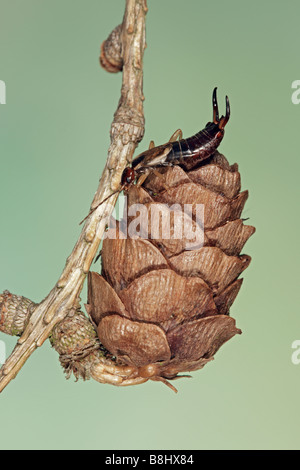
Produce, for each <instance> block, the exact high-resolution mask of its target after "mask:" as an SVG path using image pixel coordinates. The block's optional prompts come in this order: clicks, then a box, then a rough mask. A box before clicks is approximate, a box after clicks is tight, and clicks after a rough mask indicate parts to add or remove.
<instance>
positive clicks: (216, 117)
mask: <svg viewBox="0 0 300 470" xmlns="http://www.w3.org/2000/svg"><path fill="white" fill-rule="evenodd" d="M212 102H213V122H214V123H215V124H218V127H219V129H220V131H222V130H223V129H224V127H225V126H226V124H227V122H228V121H229V117H230V106H229V99H228V96H226V114H225V116H221V118H220V119H219V108H218V101H217V87H216V88H215V89H214V91H213V96H212Z"/></svg>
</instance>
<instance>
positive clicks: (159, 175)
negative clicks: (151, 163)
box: [152, 168, 170, 191]
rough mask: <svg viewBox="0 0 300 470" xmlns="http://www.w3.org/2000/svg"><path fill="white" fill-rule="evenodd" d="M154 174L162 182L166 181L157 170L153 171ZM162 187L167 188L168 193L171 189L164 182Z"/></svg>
mask: <svg viewBox="0 0 300 470" xmlns="http://www.w3.org/2000/svg"><path fill="white" fill-rule="evenodd" d="M152 173H154V174H155V176H157V177H158V178H160V179H161V180H165V177H164V175H162V174H161V173H160V172H159V171H157V170H156V169H155V168H153V169H152ZM162 185H163V187H164V188H165V190H166V191H168V190H169V189H170V188H169V186H167V185H166V184H165V183H164V181H162Z"/></svg>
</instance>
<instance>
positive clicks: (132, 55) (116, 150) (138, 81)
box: [0, 0, 147, 392]
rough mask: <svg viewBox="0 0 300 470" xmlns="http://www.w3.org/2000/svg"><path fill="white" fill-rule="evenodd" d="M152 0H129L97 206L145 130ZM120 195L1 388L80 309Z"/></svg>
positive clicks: (102, 212) (49, 300) (81, 248)
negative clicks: (147, 19)
mask: <svg viewBox="0 0 300 470" xmlns="http://www.w3.org/2000/svg"><path fill="white" fill-rule="evenodd" d="M146 12H147V6H146V0H126V7H125V14H124V18H123V23H122V27H121V34H120V40H121V51H122V59H123V80H122V89H121V98H120V101H119V105H118V108H117V111H116V113H115V115H114V120H113V123H112V126H111V145H110V147H109V150H108V158H107V163H106V166H105V169H104V171H103V174H102V177H101V180H100V183H99V186H98V189H97V191H96V194H95V197H94V200H93V202H92V205H91V209H93V208H94V207H95V206H97V204H98V203H99V202H100V201H101V200H102V199H104V198H105V197H107V196H108V195H109V194H110V193H111V192H113V191H115V190H116V189H117V187H118V185H119V184H120V178H121V174H122V171H123V169H124V168H125V166H126V164H127V163H128V162H130V161H131V159H132V156H133V153H134V150H135V148H136V146H137V144H138V143H139V142H140V140H141V139H142V137H143V134H144V114H143V99H144V97H143V92H142V86H143V69H142V64H143V53H144V49H145V15H146ZM117 196H118V195H117V194H116V195H114V196H112V197H111V198H110V199H109V200H107V201H106V202H105V203H103V204H101V206H99V207H98V208H97V210H95V211H94V212H93V213H92V214H91V216H90V217H89V218H88V219H87V221H86V223H85V225H84V226H83V229H82V231H81V234H80V236H79V239H78V241H77V243H76V244H75V247H74V249H73V251H72V253H71V254H70V256H69V257H68V259H67V261H66V265H65V268H64V270H63V272H62V275H61V277H60V279H59V280H58V282H57V283H56V285H55V286H54V287H53V289H52V290H51V291H50V293H49V294H48V295H47V297H46V298H45V299H44V300H43V301H42V302H41V303H40V304H38V305H37V307H36V309H35V310H34V312H33V313H32V315H31V317H30V320H29V323H28V325H27V327H26V329H25V331H24V333H23V334H22V336H21V337H20V339H19V341H18V343H17V345H16V347H15V349H14V350H13V352H12V354H11V355H10V356H9V358H8V359H7V361H6V363H5V364H4V366H3V367H2V369H1V371H0V392H1V391H2V390H3V389H4V387H6V385H7V384H8V383H9V382H10V381H11V380H12V379H13V378H14V377H15V376H16V375H17V373H18V372H19V371H20V369H21V368H22V366H23V364H24V363H25V362H26V360H27V359H28V358H29V357H30V355H31V354H32V353H33V352H34V351H35V349H36V348H37V347H39V346H41V345H42V344H43V343H44V341H45V340H46V339H47V338H48V337H49V335H50V333H51V330H52V329H53V327H54V326H55V325H56V324H57V323H58V322H60V321H61V320H63V319H64V318H65V317H66V316H67V315H68V314H69V313H70V312H72V311H75V310H77V308H78V303H79V300H78V299H79V295H80V292H81V290H82V287H83V283H84V280H85V276H86V274H87V273H88V271H89V269H90V266H91V263H92V261H93V259H94V257H95V255H96V253H97V251H98V248H99V244H100V242H101V239H102V236H103V233H104V230H105V227H106V224H107V221H108V219H109V217H110V215H111V213H112V210H113V207H114V204H115V202H116V200H117Z"/></svg>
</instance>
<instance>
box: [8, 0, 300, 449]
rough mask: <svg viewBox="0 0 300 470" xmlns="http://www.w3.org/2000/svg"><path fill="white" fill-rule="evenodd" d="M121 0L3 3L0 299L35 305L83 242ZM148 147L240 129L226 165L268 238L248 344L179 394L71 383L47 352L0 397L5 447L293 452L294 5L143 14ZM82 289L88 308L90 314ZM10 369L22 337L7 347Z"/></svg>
mask: <svg viewBox="0 0 300 470" xmlns="http://www.w3.org/2000/svg"><path fill="white" fill-rule="evenodd" d="M124 4H125V2H124V0H88V1H85V2H84V1H83V0H81V1H79V0H51V1H49V0H44V1H38V0H0V15H1V16H0V79H1V80H4V81H5V82H6V86H7V104H6V105H2V106H1V107H0V145H1V147H0V148H1V173H0V175H1V176H0V214H1V221H2V222H1V243H0V260H1V269H0V291H2V290H4V289H9V290H10V291H11V292H14V293H17V294H20V295H25V296H27V297H29V298H30V299H32V300H34V301H37V302H38V301H40V300H42V299H43V297H44V296H45V295H46V294H47V293H48V292H49V290H50V289H51V288H52V286H53V285H54V284H55V282H56V280H57V279H58V277H59V275H60V273H61V271H62V269H63V267H64V264H65V260H66V258H67V256H68V255H69V254H70V252H71V250H72V248H73V245H74V243H75V241H76V239H77V237H78V235H79V233H80V227H79V225H78V222H79V221H80V220H81V219H82V217H83V216H85V215H86V213H87V211H88V208H89V205H90V202H91V200H92V197H93V195H94V192H95V190H96V187H97V184H98V179H99V176H100V174H101V171H102V168H103V166H104V162H105V158H106V154H107V149H108V146H109V129H110V123H111V121H112V117H113V113H114V111H115V109H116V106H117V103H118V100H119V95H120V84H121V75H120V74H118V75H110V74H108V73H106V72H105V71H103V70H102V69H101V68H100V67H99V63H98V55H99V46H100V44H101V42H102V41H103V40H104V39H105V38H106V37H107V36H108V34H109V33H110V32H111V30H112V29H113V28H114V27H115V26H116V25H117V24H118V23H120V22H121V20H122V16H123V11H124ZM148 7H149V12H148V15H147V43H148V48H147V49H146V52H145V60H144V64H145V75H144V94H145V97H146V100H145V116H146V132H145V138H144V140H143V142H142V143H141V144H140V148H139V150H144V149H145V148H146V147H147V146H148V142H149V141H150V140H151V139H154V140H155V142H156V143H157V144H158V143H163V142H165V141H166V140H167V139H168V138H169V136H170V135H171V134H172V132H173V131H174V130H175V129H177V128H178V127H181V128H182V130H183V132H184V135H185V136H189V135H192V134H193V133H195V132H196V131H198V130H199V129H200V128H202V127H204V125H205V124H206V122H207V121H208V120H210V119H211V93H212V89H213V87H214V86H218V93H219V95H218V96H219V101H220V107H221V112H223V110H224V105H225V100H224V96H225V94H228V95H229V97H230V103H231V109H232V117H231V120H230V122H229V124H228V127H227V130H226V135H225V139H224V141H223V142H222V144H221V147H220V150H221V151H222V152H223V153H225V155H226V156H227V158H228V159H229V161H230V162H231V163H234V162H238V163H239V168H240V171H241V175H242V184H243V189H249V192H250V197H249V200H248V202H247V204H246V208H245V211H244V213H243V215H244V217H250V221H249V223H251V224H253V225H255V226H256V227H257V232H256V234H255V235H254V236H253V237H252V238H251V239H250V240H249V242H248V243H247V245H246V249H245V252H246V253H247V254H249V255H251V257H252V264H251V265H250V267H249V268H248V269H247V270H246V272H245V275H244V278H245V281H244V284H243V287H242V290H241V291H240V294H239V296H238V298H237V299H236V301H235V303H234V305H233V307H232V310H231V315H232V316H234V317H235V318H236V320H237V326H238V327H239V328H241V329H242V330H243V334H242V335H241V336H237V337H235V338H234V339H232V340H231V341H230V342H228V343H226V345H224V346H223V347H222V348H221V349H220V351H219V352H218V353H217V354H216V357H215V361H213V362H212V363H210V364H208V365H207V366H206V367H205V368H204V369H203V370H202V371H198V372H194V373H193V374H192V375H193V378H192V379H189V380H187V379H186V380H182V381H178V382H177V384H176V385H177V386H178V389H179V393H178V394H177V395H176V394H174V393H172V392H171V391H170V390H169V389H168V388H167V387H165V386H163V385H161V384H158V383H147V384H144V385H140V386H138V387H129V388H124V389H123V388H117V387H113V386H109V385H101V384H97V383H96V382H94V381H88V382H83V381H80V382H78V383H75V381H74V380H73V379H71V380H69V381H67V380H65V377H64V374H63V372H62V369H61V367H60V365H59V363H58V357H57V354H56V352H55V351H54V350H52V349H51V348H50V345H49V343H48V342H47V343H45V344H44V346H43V347H42V348H41V349H39V350H38V351H36V352H35V353H34V354H33V355H32V356H31V358H30V359H29V360H28V361H27V363H26V364H25V366H24V367H23V369H22V371H21V372H20V373H19V375H18V376H17V378H16V379H15V380H13V381H12V382H11V383H10V385H9V386H8V387H7V388H6V389H5V390H4V392H3V394H2V395H1V397H0V420H1V421H0V422H1V428H0V447H1V449H299V447H300V446H299V420H300V410H299V407H300V402H299V387H300V365H298V366H297V365H294V364H292V362H291V354H292V349H291V344H292V342H293V341H294V340H296V339H300V317H299V290H300V289H299V261H300V260H299V248H298V238H299V228H300V222H299V183H298V181H299V171H300V158H299V143H298V140H299V139H298V135H299V122H300V105H299V106H297V105H293V104H292V102H291V95H292V89H291V83H292V82H293V81H294V80H297V79H300V71H299V15H300V4H299V1H285V2H282V1H271V0H268V1H266V0H264V1H261V0H260V1H258V0H252V1H251V2H246V1H244V0H243V1H238V0H236V1H234V0H227V1H226V2H224V1H220V0H216V1H214V2H204V1H196V0H187V1H185V2H183V1H182V0H161V1H158V0H156V1H155V0H148ZM85 295H86V289H85V290H84V291H83V295H82V299H83V302H84V301H85ZM0 339H1V340H2V341H5V342H6V346H7V352H8V353H9V352H10V351H11V350H12V348H13V346H14V344H15V338H10V337H7V336H5V335H3V334H0Z"/></svg>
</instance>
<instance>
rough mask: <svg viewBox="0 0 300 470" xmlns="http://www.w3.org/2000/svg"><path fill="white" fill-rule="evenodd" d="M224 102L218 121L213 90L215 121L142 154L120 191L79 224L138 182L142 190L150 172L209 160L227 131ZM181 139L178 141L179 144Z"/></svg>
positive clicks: (178, 134) (125, 173)
mask: <svg viewBox="0 0 300 470" xmlns="http://www.w3.org/2000/svg"><path fill="white" fill-rule="evenodd" d="M225 101H226V113H225V116H223V115H222V116H221V118H219V108H218V101H217V88H214V90H213V95H212V105H213V121H212V122H208V123H207V124H206V126H205V128H204V129H203V130H201V131H199V132H197V134H195V135H193V136H192V137H189V138H188V139H183V138H182V131H181V129H178V130H177V131H176V132H174V134H173V135H172V136H171V138H170V140H169V142H167V143H166V144H162V145H159V146H158V147H155V146H154V143H153V142H151V143H150V147H149V149H148V150H146V151H145V152H142V153H141V154H139V155H138V156H137V157H136V158H135V159H134V160H133V161H132V164H131V167H127V168H125V170H124V171H123V173H122V178H121V186H120V188H119V189H118V190H117V191H114V192H113V193H112V194H110V195H109V196H108V197H106V198H105V199H103V200H102V201H101V202H100V203H99V204H98V205H97V206H96V207H94V208H93V209H92V210H91V211H90V213H89V214H88V215H87V216H86V217H85V218H84V219H83V220H82V221H81V222H80V223H82V222H83V221H84V220H86V219H87V218H88V217H89V216H90V215H91V213H92V212H94V211H95V210H96V209H97V208H98V207H99V206H100V205H101V204H103V202H105V201H107V199H109V198H110V197H111V196H113V195H114V194H116V193H120V192H121V191H123V190H125V191H126V190H128V189H129V187H130V186H131V185H132V184H133V183H134V182H135V181H137V184H138V185H139V186H141V185H142V184H143V182H144V181H145V179H146V178H147V176H148V175H149V173H150V172H155V173H156V174H159V172H157V168H161V167H165V166H174V165H179V166H181V167H182V168H183V169H184V170H191V169H192V168H194V167H196V166H197V165H199V164H200V163H201V162H203V161H204V160H206V159H208V158H209V157H210V156H211V155H212V154H213V153H214V152H215V151H216V149H217V148H218V147H219V145H220V143H221V141H222V139H223V137H224V132H225V131H224V128H225V126H226V124H227V122H228V121H229V117H230V106H229V99H228V96H226V99H225ZM178 138H179V140H177V139H178Z"/></svg>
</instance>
